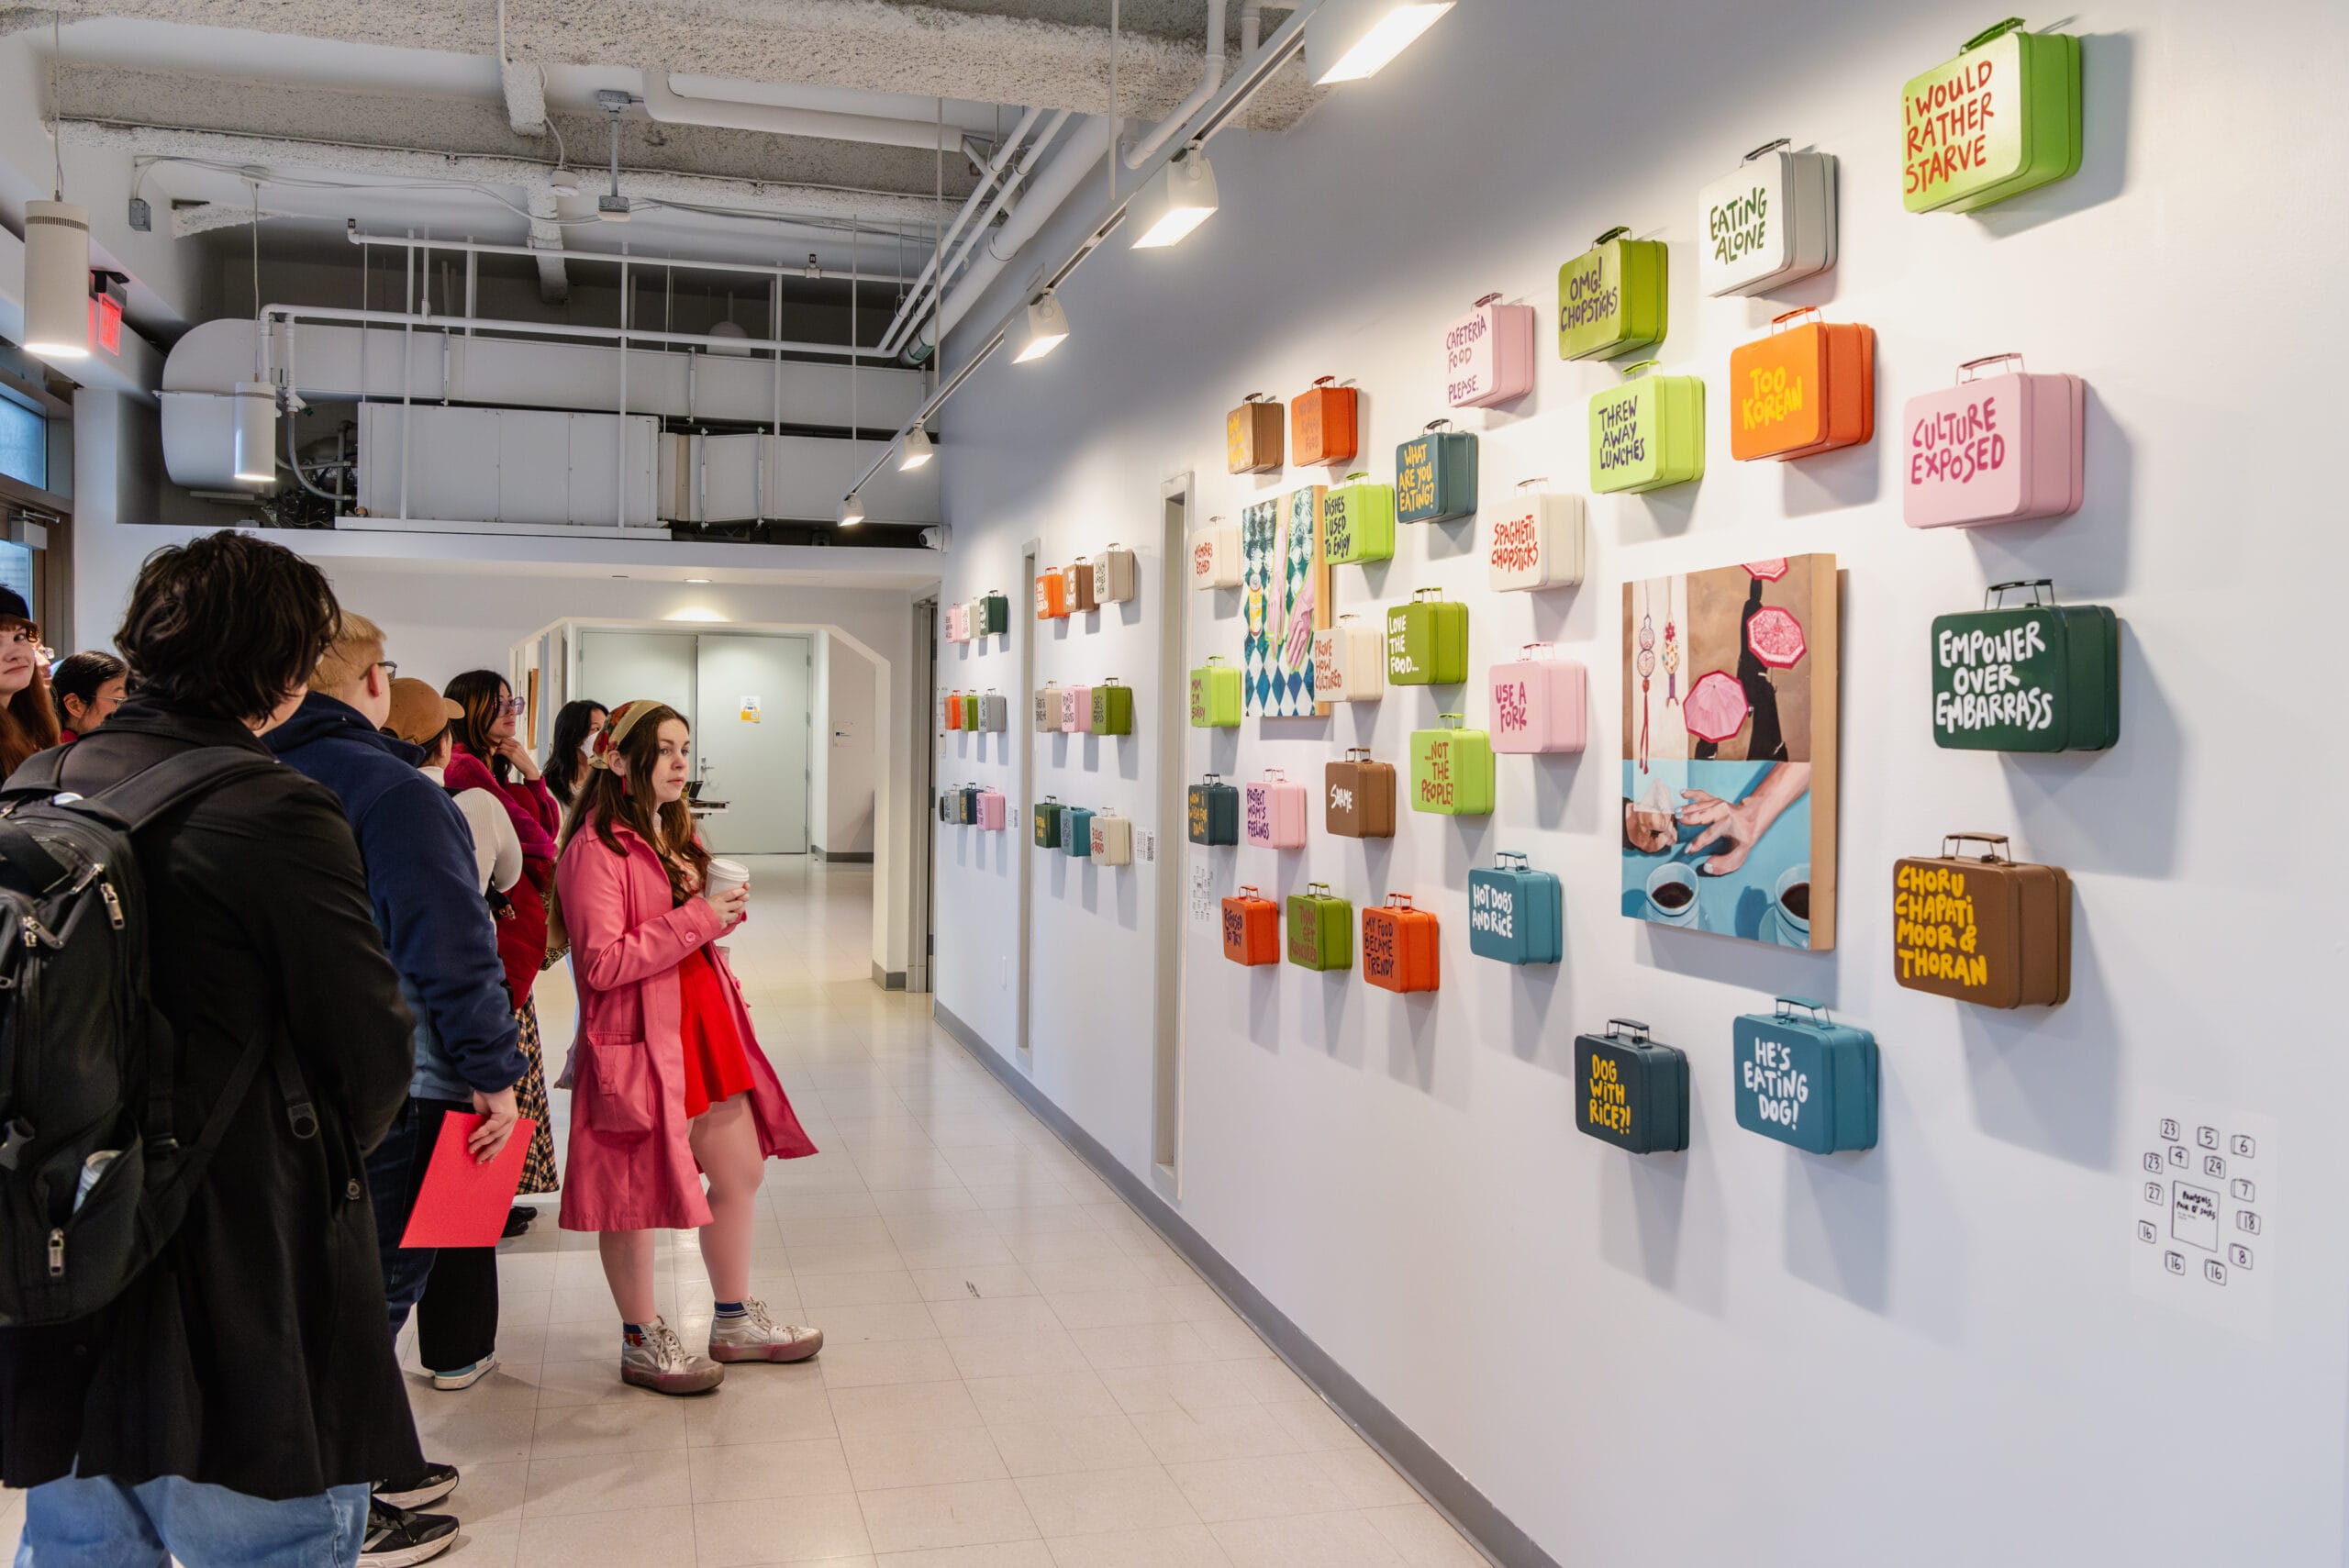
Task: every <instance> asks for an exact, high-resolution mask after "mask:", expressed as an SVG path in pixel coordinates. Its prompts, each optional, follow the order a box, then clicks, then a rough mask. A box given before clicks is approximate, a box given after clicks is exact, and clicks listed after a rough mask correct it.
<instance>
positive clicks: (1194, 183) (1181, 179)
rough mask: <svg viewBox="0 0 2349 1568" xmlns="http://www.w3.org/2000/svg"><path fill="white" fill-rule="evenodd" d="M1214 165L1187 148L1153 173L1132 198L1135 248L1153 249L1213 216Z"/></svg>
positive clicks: (1178, 237)
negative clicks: (1136, 229)
mask: <svg viewBox="0 0 2349 1568" xmlns="http://www.w3.org/2000/svg"><path fill="white" fill-rule="evenodd" d="M1217 205H1218V203H1217V201H1216V191H1215V169H1214V167H1213V166H1212V165H1211V164H1209V163H1208V155H1207V154H1206V153H1205V152H1203V151H1201V150H1199V149H1197V148H1196V147H1195V148H1193V149H1191V150H1189V151H1188V152H1186V153H1185V154H1183V156H1182V157H1180V158H1177V159H1175V161H1173V162H1171V163H1169V164H1167V165H1166V167H1164V168H1163V169H1161V170H1160V171H1159V172H1157V173H1155V174H1153V175H1152V176H1151V181H1150V183H1149V184H1147V185H1145V186H1144V187H1142V192H1141V195H1139V196H1137V197H1136V198H1135V199H1134V206H1133V216H1134V217H1135V218H1137V219H1139V220H1140V222H1141V233H1139V234H1138V235H1136V236H1135V237H1134V245H1133V248H1134V249H1135V250H1162V249H1163V248H1164V247H1166V246H1169V245H1172V244H1175V242H1176V241H1178V240H1180V239H1182V238H1183V237H1184V236H1185V235H1186V234H1188V233H1190V232H1191V230H1193V229H1194V228H1197V227H1198V226H1199V225H1201V224H1202V223H1205V222H1206V221H1207V220H1208V218H1210V217H1214V216H1215V211H1216V207H1217Z"/></svg>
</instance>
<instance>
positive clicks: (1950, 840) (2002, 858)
mask: <svg viewBox="0 0 2349 1568" xmlns="http://www.w3.org/2000/svg"><path fill="white" fill-rule="evenodd" d="M1967 843H1973V844H1995V845H1997V846H1998V848H1997V849H1995V850H1993V851H1990V852H1989V853H1988V854H1987V855H1984V856H1983V857H1982V863H1983V864H1985V865H2009V866H2010V865H2012V864H2014V863H2015V862H2014V856H2013V855H2012V854H2011V853H2009V851H2008V849H2007V836H2006V835H2005V834H2004V833H1944V834H1943V835H1942V859H1943V860H1945V861H1954V860H1955V859H1957V858H1958V857H1957V856H1955V855H1954V854H1951V853H1950V846H1951V845H1952V844H1967Z"/></svg>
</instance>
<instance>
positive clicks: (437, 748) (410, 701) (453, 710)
mask: <svg viewBox="0 0 2349 1568" xmlns="http://www.w3.org/2000/svg"><path fill="white" fill-rule="evenodd" d="M464 716H465V710H464V709H463V708H462V706H458V705H457V704H455V703H453V702H451V701H450V700H449V699H448V698H447V697H444V696H442V695H440V693H439V692H436V691H434V690H433V689H432V683H431V682H429V681H419V680H416V679H414V678H413V677H411V676H407V675H402V676H399V677H398V678H396V679H395V680H394V681H393V682H392V711H391V717H388V718H386V719H385V720H384V728H385V729H387V730H389V731H391V733H392V735H393V737H394V738H395V739H396V740H405V741H406V742H407V743H408V744H409V745H411V746H414V747H417V748H418V749H420V750H421V751H423V752H424V761H422V762H418V763H417V772H418V773H422V774H423V775H424V776H425V777H427V778H429V779H430V780H431V781H432V782H433V783H435V784H439V785H440V787H441V788H443V789H447V788H448V787H449V748H450V745H451V729H450V728H449V724H450V720H451V719H456V718H462V717H464ZM451 793H452V794H453V795H455V797H456V802H457V809H458V810H460V811H462V812H463V813H464V814H465V826H467V827H468V828H472V829H473V864H474V866H475V868H476V869H477V871H478V873H479V874H480V878H481V890H482V892H484V894H486V893H490V892H492V891H495V892H497V893H501V894H502V893H504V892H505V891H506V890H507V888H509V887H512V886H513V885H514V884H515V883H516V882H517V881H518V880H520V878H521V875H522V840H520V839H518V838H517V837H516V836H515V833H514V824H513V822H512V821H511V820H510V819H509V818H508V817H507V815H506V806H505V803H504V802H503V801H500V800H499V799H498V798H497V797H496V796H495V795H491V794H490V793H489V792H488V791H487V790H485V789H465V790H456V791H452V792H451Z"/></svg>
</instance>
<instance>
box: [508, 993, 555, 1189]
mask: <svg viewBox="0 0 2349 1568" xmlns="http://www.w3.org/2000/svg"><path fill="white" fill-rule="evenodd" d="M514 1022H515V1024H516V1025H517V1026H518V1028H519V1029H521V1031H522V1056H523V1059H524V1060H525V1061H527V1062H529V1064H530V1065H529V1071H528V1072H526V1073H523V1074H522V1081H521V1082H520V1083H518V1084H515V1085H514V1100H515V1103H516V1105H518V1106H519V1107H520V1108H521V1112H522V1114H523V1115H524V1116H526V1117H529V1118H530V1119H531V1120H533V1121H535V1122H537V1123H538V1124H539V1125H538V1129H537V1130H536V1131H534V1132H532V1133H531V1134H530V1152H529V1154H528V1155H527V1156H526V1157H525V1158H524V1159H523V1161H522V1184H521V1186H520V1187H518V1189H516V1192H517V1195H529V1194H532V1193H551V1192H555V1191H558V1190H560V1189H561V1187H562V1183H561V1182H559V1181H558V1180H556V1178H555V1169H554V1132H553V1129H551V1128H550V1127H549V1126H548V1124H547V1121H548V1118H547V1074H546V1068H545V1066H544V1064H543V1062H542V1060H541V1058H540V1051H539V1006H538V1004H537V1003H536V1002H534V1001H532V1002H525V1003H523V1004H522V1005H521V1006H520V1007H518V1008H517V1009H516V1010H515V1014H514Z"/></svg>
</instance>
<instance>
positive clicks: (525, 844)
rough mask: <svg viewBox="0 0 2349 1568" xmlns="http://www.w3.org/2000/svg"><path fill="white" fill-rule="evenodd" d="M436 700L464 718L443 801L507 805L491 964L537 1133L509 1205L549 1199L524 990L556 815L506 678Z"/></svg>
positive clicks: (543, 1110) (551, 1167) (553, 1184)
mask: <svg viewBox="0 0 2349 1568" xmlns="http://www.w3.org/2000/svg"><path fill="white" fill-rule="evenodd" d="M440 690H441V695H443V696H445V697H447V698H448V699H449V700H450V701H451V702H453V703H455V704H457V706H460V707H462V708H463V709H464V710H465V711H464V717H462V718H455V719H451V720H450V724H449V727H450V728H451V731H452V732H453V733H454V734H455V737H456V743H455V744H454V745H453V746H451V748H450V753H449V773H448V786H449V788H450V790H451V791H452V792H456V791H463V790H469V789H486V790H488V791H490V792H491V793H492V794H493V795H496V796H497V797H498V798H499V799H501V800H503V801H504V802H505V803H506V815H507V817H508V818H509V819H510V820H511V821H512V822H513V824H514V833H515V836H516V837H517V838H518V839H520V840H521V841H522V880H521V881H519V882H518V883H516V884H514V885H513V886H512V887H511V888H509V889H507V894H506V897H507V903H508V904H510V905H511V906H512V910H513V912H512V913H511V914H509V915H508V916H507V917H505V918H504V919H501V920H499V921H498V922H497V956H498V958H499V960H500V962H503V963H504V964H505V966H506V985H507V990H509V991H511V992H512V993H513V995H514V1023H515V1028H516V1029H518V1031H519V1034H520V1039H521V1044H522V1055H523V1057H524V1059H525V1060H526V1061H527V1062H529V1069H528V1071H526V1072H525V1073H523V1074H522V1081H521V1083H520V1084H518V1085H516V1088H517V1091H518V1094H519V1095H520V1105H521V1110H522V1114H523V1115H524V1116H526V1117H529V1118H531V1119H532V1120H534V1121H536V1122H537V1123H538V1129H537V1130H536V1131H535V1132H533V1133H532V1134H531V1135H530V1151H529V1155H528V1156H527V1157H525V1159H524V1160H523V1162H522V1183H521V1185H520V1187H519V1188H518V1189H517V1194H516V1195H518V1196H530V1195H538V1194H543V1193H551V1192H553V1191H555V1190H556V1189H557V1188H558V1186H559V1185H560V1182H559V1180H558V1178H557V1173H556V1171H555V1164H554V1134H553V1132H552V1131H551V1129H550V1128H549V1126H548V1123H549V1122H550V1121H551V1119H552V1118H550V1117H549V1116H548V1115H547V1078H546V1066H545V1062H544V1056H543V1052H542V1051H541V1048H540V1043H539V1009H538V1004H537V1003H536V1002H535V1001H533V1000H532V999H531V995H530V988H531V986H532V984H534V983H535V982H536V981H537V980H538V977H539V972H540V970H541V969H544V968H546V967H547V965H548V964H549V963H551V962H553V958H554V956H555V955H554V954H553V953H552V952H551V951H550V945H549V942H548V940H547V931H548V926H549V919H548V915H547V901H548V899H549V897H550V896H551V892H552V889H553V887H554V862H555V834H556V833H557V832H558V831H559V830H560V829H561V828H562V809H561V807H559V806H556V805H555V800H554V795H553V794H552V793H551V791H550V790H549V789H548V788H547V784H546V780H545V779H544V778H542V777H541V776H540V771H539V764H538V760H537V759H536V758H534V757H533V756H531V755H530V748H529V745H528V744H526V743H525V742H524V740H522V738H521V735H520V732H519V726H518V724H517V722H516V721H517V720H518V719H519V718H520V717H522V712H523V707H524V705H523V703H522V701H521V700H520V699H519V698H518V697H517V696H515V695H514V688H513V687H512V686H510V685H508V684H507V682H506V677H505V676H503V675H501V674H499V673H497V672H495V670H468V671H466V672H465V673H463V674H462V675H459V676H457V677H456V678H455V679H454V680H452V681H451V682H450V683H449V684H447V685H445V686H443V687H442V688H441V689H440ZM537 1215H538V1210H537V1208H536V1207H535V1206H533V1205H529V1204H517V1205H516V1206H515V1207H514V1211H513V1213H512V1214H510V1215H509V1216H508V1217H507V1220H508V1223H507V1235H509V1236H518V1235H520V1234H521V1233H522V1232H523V1231H524V1230H526V1229H529V1225H530V1222H531V1221H532V1220H533V1219H535V1218H537Z"/></svg>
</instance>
